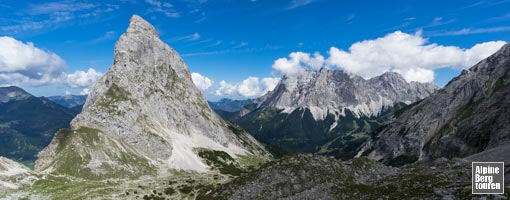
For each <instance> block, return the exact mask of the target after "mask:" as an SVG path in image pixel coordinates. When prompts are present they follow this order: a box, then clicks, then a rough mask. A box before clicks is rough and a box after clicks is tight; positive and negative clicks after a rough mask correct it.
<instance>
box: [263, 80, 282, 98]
mask: <svg viewBox="0 0 510 200" xmlns="http://www.w3.org/2000/svg"><path fill="white" fill-rule="evenodd" d="M278 82H280V78H270V77H267V78H263V79H262V84H263V85H264V88H265V89H264V91H262V94H264V93H266V92H268V91H273V90H274V88H275V87H276V85H278Z"/></svg>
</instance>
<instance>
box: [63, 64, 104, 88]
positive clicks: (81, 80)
mask: <svg viewBox="0 0 510 200" xmlns="http://www.w3.org/2000/svg"><path fill="white" fill-rule="evenodd" d="M101 76H103V73H99V72H97V71H96V70H94V69H92V68H89V70H88V71H81V70H78V71H76V72H74V73H72V74H67V77H66V83H67V84H68V85H69V86H71V87H74V88H78V87H80V88H83V87H89V86H92V85H93V84H94V83H95V82H96V81H97V80H98V79H99V78H101Z"/></svg>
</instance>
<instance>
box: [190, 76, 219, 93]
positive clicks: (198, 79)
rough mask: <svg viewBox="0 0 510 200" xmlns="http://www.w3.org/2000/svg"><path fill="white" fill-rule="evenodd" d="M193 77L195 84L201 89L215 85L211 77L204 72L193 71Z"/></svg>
mask: <svg viewBox="0 0 510 200" xmlns="http://www.w3.org/2000/svg"><path fill="white" fill-rule="evenodd" d="M191 79H192V80H193V83H195V85H196V86H197V87H198V89H200V90H207V89H209V88H210V87H211V86H212V85H213V82H214V81H212V80H211V79H209V78H208V77H205V76H203V75H202V74H199V73H195V72H193V73H191Z"/></svg>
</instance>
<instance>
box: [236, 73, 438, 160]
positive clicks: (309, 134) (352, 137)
mask: <svg viewBox="0 0 510 200" xmlns="http://www.w3.org/2000/svg"><path fill="white" fill-rule="evenodd" d="M435 90H437V87H436V86H435V85H433V84H429V83H425V84H423V83H418V82H411V83H408V82H406V81H405V80H404V78H403V77H402V76H401V75H399V74H397V73H392V72H388V73H385V74H383V75H380V76H377V77H374V78H372V79H369V80H365V79H363V78H361V77H359V76H355V75H350V74H347V73H345V72H343V71H337V70H329V69H321V70H319V71H306V73H304V74H302V75H300V76H299V77H286V76H284V77H283V78H282V80H281V81H280V82H279V83H278V85H277V86H276V88H275V89H274V90H273V91H271V92H269V93H268V94H266V95H264V96H262V97H260V98H259V99H257V100H255V102H254V103H253V104H251V105H247V106H246V107H245V108H244V109H243V110H241V111H240V112H239V116H238V117H237V118H235V119H234V121H236V122H237V123H239V125H241V126H242V127H243V128H245V129H246V130H247V131H248V132H250V133H252V134H253V135H254V136H255V138H257V139H258V140H261V141H263V142H266V143H269V144H271V145H274V146H276V147H279V148H283V149H286V150H289V151H294V152H307V153H319V154H323V155H331V156H335V157H337V158H342V159H349V158H352V157H354V155H355V154H356V149H357V148H358V147H359V145H361V144H362V143H363V142H364V141H365V140H366V139H367V138H368V137H369V135H370V133H371V132H372V131H374V130H376V129H377V128H379V126H380V124H381V123H384V121H385V117H386V115H387V114H388V113H391V112H392V111H394V110H398V109H399V108H402V107H404V106H406V105H408V104H411V103H413V102H415V101H417V100H420V99H422V98H425V97H427V96H428V95H430V94H431V93H433V92H434V91H435Z"/></svg>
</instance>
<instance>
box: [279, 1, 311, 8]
mask: <svg viewBox="0 0 510 200" xmlns="http://www.w3.org/2000/svg"><path fill="white" fill-rule="evenodd" d="M313 1H314V0H292V1H291V2H290V4H289V5H288V6H287V7H286V8H285V9H286V10H292V9H295V8H299V7H302V6H306V5H308V4H311V3H313Z"/></svg>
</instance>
